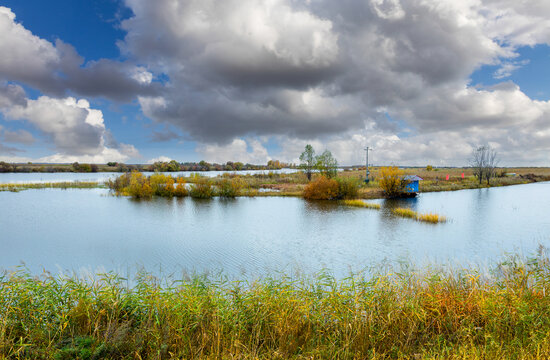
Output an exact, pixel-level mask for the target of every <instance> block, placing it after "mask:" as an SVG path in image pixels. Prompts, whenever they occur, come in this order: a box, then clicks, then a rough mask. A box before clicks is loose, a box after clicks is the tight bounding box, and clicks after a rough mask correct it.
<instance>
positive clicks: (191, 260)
mask: <svg viewBox="0 0 550 360" xmlns="http://www.w3.org/2000/svg"><path fill="white" fill-rule="evenodd" d="M375 202H379V203H381V204H382V210H381V211H376V210H369V209H358V208H346V207H343V206H339V205H335V204H334V203H325V202H306V201H303V200H301V199H297V198H277V197H270V198H239V199H235V200H223V199H213V200H208V201H197V200H193V199H190V198H186V199H170V200H167V199H153V200H151V201H135V200H132V199H129V198H122V197H113V196H110V195H109V194H108V191H106V190H102V189H93V190H79V189H75V190H57V189H51V190H27V191H22V192H19V193H12V192H0V204H1V207H0V268H4V269H12V268H14V267H16V266H18V265H20V264H21V263H22V262H24V263H25V264H26V266H27V267H28V268H29V269H30V270H31V271H41V270H42V269H43V268H45V269H47V270H50V271H57V270H64V271H65V270H75V271H83V270H90V271H103V270H115V271H118V272H123V273H124V272H126V271H133V270H132V269H137V268H139V267H144V268H145V269H147V270H148V271H162V272H164V273H171V272H179V271H197V272H217V271H223V272H224V273H226V274H230V275H234V276H239V277H240V276H243V275H244V276H253V277H255V276H260V275H265V274H271V273H274V272H279V271H284V272H286V273H293V272H305V273H312V272H316V271H319V270H321V269H323V268H325V269H329V270H331V271H332V272H333V273H334V274H336V275H337V276H339V277H341V276H346V275H348V274H349V272H350V271H353V272H357V271H361V270H363V269H365V268H369V267H373V266H379V265H381V264H388V263H398V262H410V263H412V264H414V265H417V266H422V265H425V264H448V263H451V264H455V265H456V264H458V265H459V266H468V265H480V264H481V265H486V264H491V263H493V262H494V261H497V260H499V259H501V258H502V256H503V254H504V253H506V252H517V253H522V254H525V255H530V254H533V253H534V252H535V251H536V249H537V248H538V246H539V245H544V246H546V247H549V246H550V215H549V209H550V183H536V184H529V185H517V186H510V187H502V188H493V189H480V190H464V191H456V192H445V193H431V194H422V195H420V196H419V197H418V198H417V199H408V200H400V201H384V200H378V201H375ZM395 206H407V207H411V208H413V209H415V210H417V211H420V212H437V213H439V214H443V215H445V216H447V217H448V218H449V219H450V221H449V222H448V223H445V224H438V225H432V224H424V223H418V222H415V221H412V220H409V219H402V218H397V217H394V216H393V215H391V211H390V210H391V208H392V207H395Z"/></svg>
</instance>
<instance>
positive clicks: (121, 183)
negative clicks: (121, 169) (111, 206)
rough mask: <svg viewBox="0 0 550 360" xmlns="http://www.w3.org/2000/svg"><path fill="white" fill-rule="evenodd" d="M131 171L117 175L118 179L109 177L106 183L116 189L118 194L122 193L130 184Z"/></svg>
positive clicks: (110, 187) (113, 189)
mask: <svg viewBox="0 0 550 360" xmlns="http://www.w3.org/2000/svg"><path fill="white" fill-rule="evenodd" d="M130 177H131V176H130V173H125V174H122V175H120V176H117V177H116V179H114V180H113V179H109V180H107V182H106V184H107V186H108V187H109V189H111V190H112V191H114V192H115V193H116V194H118V195H120V194H121V193H122V192H123V190H124V188H127V187H128V186H130Z"/></svg>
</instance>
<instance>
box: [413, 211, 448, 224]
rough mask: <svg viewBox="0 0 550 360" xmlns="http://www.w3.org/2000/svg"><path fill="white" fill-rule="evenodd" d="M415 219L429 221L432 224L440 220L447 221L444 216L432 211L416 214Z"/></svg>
mask: <svg viewBox="0 0 550 360" xmlns="http://www.w3.org/2000/svg"><path fill="white" fill-rule="evenodd" d="M416 219H417V220H418V221H424V222H429V223H432V224H437V223H440V222H446V221H447V218H446V217H445V216H441V215H439V214H434V213H426V214H418V217H417V218H416Z"/></svg>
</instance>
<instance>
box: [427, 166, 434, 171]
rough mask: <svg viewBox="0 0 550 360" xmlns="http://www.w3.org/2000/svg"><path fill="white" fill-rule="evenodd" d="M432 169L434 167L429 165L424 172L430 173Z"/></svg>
mask: <svg viewBox="0 0 550 360" xmlns="http://www.w3.org/2000/svg"><path fill="white" fill-rule="evenodd" d="M433 169H434V167H433V166H431V165H428V166H426V171H432V170H433Z"/></svg>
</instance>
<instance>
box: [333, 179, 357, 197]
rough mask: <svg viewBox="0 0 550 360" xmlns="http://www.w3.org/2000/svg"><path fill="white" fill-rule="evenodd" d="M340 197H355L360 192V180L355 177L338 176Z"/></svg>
mask: <svg viewBox="0 0 550 360" xmlns="http://www.w3.org/2000/svg"><path fill="white" fill-rule="evenodd" d="M336 181H337V182H338V199H355V198H357V195H358V194H359V186H360V180H359V179H355V178H336Z"/></svg>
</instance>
